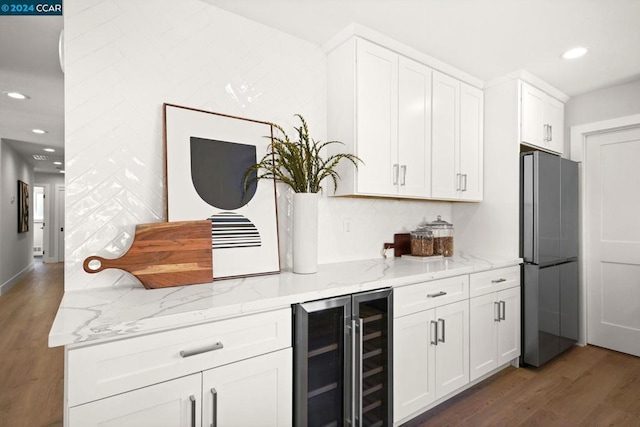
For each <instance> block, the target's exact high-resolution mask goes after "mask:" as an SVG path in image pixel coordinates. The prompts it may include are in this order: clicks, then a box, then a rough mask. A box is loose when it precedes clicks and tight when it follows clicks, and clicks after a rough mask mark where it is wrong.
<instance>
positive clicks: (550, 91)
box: [484, 70, 569, 103]
mask: <svg viewBox="0 0 640 427" xmlns="http://www.w3.org/2000/svg"><path fill="white" fill-rule="evenodd" d="M511 80H522V81H523V82H526V83H529V84H530V85H532V86H535V87H536V88H538V89H540V90H541V91H543V92H545V93H546V94H547V95H549V96H551V97H553V98H555V99H557V100H558V101H561V102H563V103H566V102H567V101H568V100H569V95H567V94H565V93H564V92H561V91H559V90H558V89H556V88H555V87H553V86H551V85H550V84H549V83H547V82H545V81H544V80H542V79H541V78H539V77H537V76H535V75H533V74H531V73H530V72H528V71H527V70H518V71H514V72H512V73H509V74H507V75H505V76H502V77H498V78H496V79H493V80H491V81H489V82H487V83H486V84H485V85H484V87H485V88H490V87H493V86H498V85H501V84H503V83H506V82H508V81H511Z"/></svg>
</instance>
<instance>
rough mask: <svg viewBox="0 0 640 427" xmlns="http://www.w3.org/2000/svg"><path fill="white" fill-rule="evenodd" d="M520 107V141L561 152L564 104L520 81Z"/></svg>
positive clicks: (562, 145) (562, 146)
mask: <svg viewBox="0 0 640 427" xmlns="http://www.w3.org/2000/svg"><path fill="white" fill-rule="evenodd" d="M520 107H521V111H520V113H521V117H520V126H521V128H520V141H521V142H522V143H523V144H526V145H531V146H533V147H537V148H541V149H543V150H547V151H552V152H554V153H558V154H562V152H563V148H564V104H563V103H562V102H560V101H558V100H557V99H555V98H553V97H551V96H549V95H547V94H546V93H544V92H543V91H541V90H539V89H537V88H535V87H533V86H531V85H529V84H527V83H525V82H522V83H521V105H520Z"/></svg>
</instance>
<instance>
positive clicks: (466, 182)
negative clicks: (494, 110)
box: [458, 83, 498, 200]
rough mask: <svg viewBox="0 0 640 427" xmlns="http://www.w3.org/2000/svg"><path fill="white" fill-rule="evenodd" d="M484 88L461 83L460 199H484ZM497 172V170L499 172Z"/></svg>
mask: <svg viewBox="0 0 640 427" xmlns="http://www.w3.org/2000/svg"><path fill="white" fill-rule="evenodd" d="M483 111H484V95H483V92H482V90H480V89H478V88H475V87H473V86H469V85H467V84H464V83H462V84H461V86H460V169H459V171H458V172H459V173H460V174H461V183H460V199H462V200H482V177H483V176H482V175H483V171H482V164H483V120H484V119H483ZM496 173H498V172H497V171H496Z"/></svg>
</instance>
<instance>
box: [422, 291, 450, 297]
mask: <svg viewBox="0 0 640 427" xmlns="http://www.w3.org/2000/svg"><path fill="white" fill-rule="evenodd" d="M446 294H447V293H446V292H444V291H440V292H438V293H437V294H427V298H438V297H441V296H443V295H446Z"/></svg>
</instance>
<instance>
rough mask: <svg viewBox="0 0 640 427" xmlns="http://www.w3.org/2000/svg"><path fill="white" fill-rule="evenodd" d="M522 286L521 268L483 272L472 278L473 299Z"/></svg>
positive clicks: (517, 266)
mask: <svg viewBox="0 0 640 427" xmlns="http://www.w3.org/2000/svg"><path fill="white" fill-rule="evenodd" d="M514 286H520V266H519V265H516V266H514V267H507V268H501V269H498V270H489V271H483V272H482V273H474V274H471V276H470V284H469V287H470V293H471V297H472V298H473V297H477V296H478V295H484V294H488V293H490V292H496V291H500V290H502V289H508V288H513V287H514Z"/></svg>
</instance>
